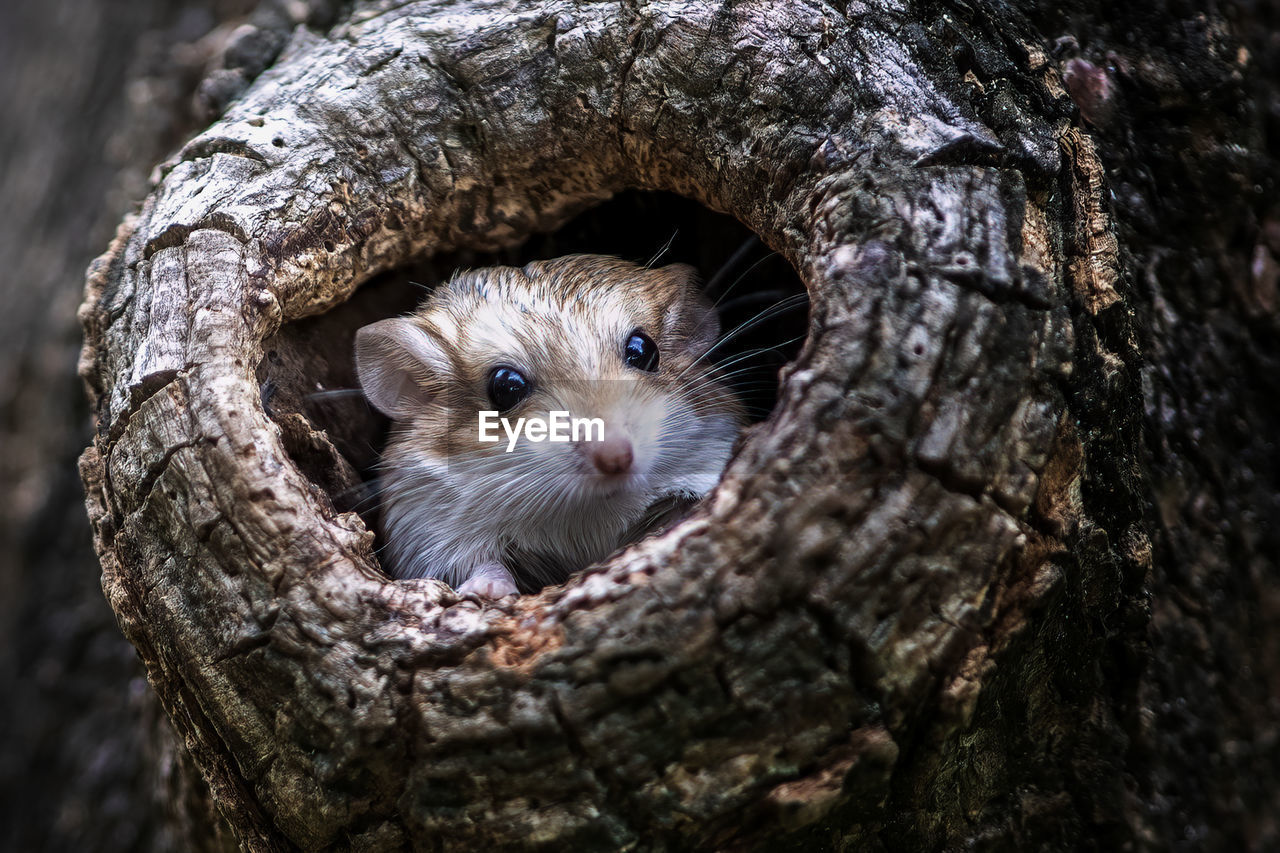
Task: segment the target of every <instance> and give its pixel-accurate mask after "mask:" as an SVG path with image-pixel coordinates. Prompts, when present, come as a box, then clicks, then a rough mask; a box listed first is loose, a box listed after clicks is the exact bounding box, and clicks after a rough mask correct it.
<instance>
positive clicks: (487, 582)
mask: <svg viewBox="0 0 1280 853" xmlns="http://www.w3.org/2000/svg"><path fill="white" fill-rule="evenodd" d="M519 592H520V590H518V589H516V582H515V580H513V579H512V577H511V573H510V572H508V571H507V570H506V569H505V568H503V567H502V566H500V565H497V564H489V565H485V566H481V567H479V568H478V569H476V570H475V572H474V573H472V575H471V577H469V578H467V579H466V580H465V581H463V582H462V585H461V586H459V587H458V595H474V596H477V597H479V598H503V597H505V596H508V595H516V594H518V593H519Z"/></svg>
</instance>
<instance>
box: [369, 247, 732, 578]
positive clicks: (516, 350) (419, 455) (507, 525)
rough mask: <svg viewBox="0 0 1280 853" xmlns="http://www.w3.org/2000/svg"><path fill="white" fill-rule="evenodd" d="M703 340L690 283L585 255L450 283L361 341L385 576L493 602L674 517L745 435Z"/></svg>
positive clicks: (707, 339)
mask: <svg viewBox="0 0 1280 853" xmlns="http://www.w3.org/2000/svg"><path fill="white" fill-rule="evenodd" d="M719 331H720V322H719V319H718V317H717V315H716V311H715V308H714V306H713V305H712V304H711V303H710V301H709V300H707V298H706V297H705V296H704V295H703V294H702V292H701V290H700V289H699V287H698V283H697V280H696V274H695V271H694V270H693V268H692V267H689V266H686V265H683V264H673V265H670V266H666V267H662V268H659V269H649V268H645V267H641V266H638V265H636V264H632V263H629V262H626V261H622V260H619V259H617V258H612V257H605V256H599V255H572V256H567V257H562V258H557V259H555V260H550V261H539V262H535V263H530V264H528V265H527V266H525V267H523V268H519V269H517V268H514V267H492V268H488V269H479V270H472V271H468V272H463V273H460V274H458V275H456V276H455V277H454V278H453V279H452V280H451V281H449V282H448V283H447V284H444V285H442V286H440V287H439V288H437V289H436V290H435V291H434V292H433V293H432V294H431V295H430V296H429V297H428V298H427V299H426V300H425V301H424V302H423V304H422V305H421V306H420V307H419V308H418V310H417V311H416V312H415V313H413V314H412V315H409V316H407V317H399V318H394V319H389V320H383V321H380V322H377V323H373V324H372V325H369V326H365V327H363V328H361V329H360V330H359V331H358V332H357V333H356V339H355V357H356V370H357V374H358V376H359V380H360V384H361V387H362V388H363V389H364V392H365V396H366V397H367V399H368V400H369V402H370V404H371V405H373V406H374V407H375V408H377V409H378V410H379V411H381V412H382V413H383V414H385V415H386V416H387V417H389V418H390V419H391V420H392V421H393V422H394V425H393V430H392V434H391V438H390V439H389V441H388V444H387V447H386V449H385V451H384V453H383V457H382V466H381V472H380V476H379V490H380V493H381V525H382V533H383V539H384V543H385V545H384V550H383V554H384V561H383V562H384V564H385V566H386V567H387V570H388V572H389V573H390V574H391V575H392V576H393V577H398V578H416V577H432V578H439V579H441V580H443V581H445V582H447V583H449V584H450V585H452V586H453V587H455V588H456V589H457V590H458V591H459V592H460V593H462V594H468V593H471V594H476V595H479V596H482V597H489V598H498V597H502V596H505V595H509V594H513V593H516V592H518V591H525V592H530V591H535V590H537V589H538V588H540V587H541V586H543V585H546V584H548V583H559V582H563V581H564V580H565V579H566V578H567V577H568V575H569V574H570V573H572V572H574V571H576V570H578V569H581V568H584V567H585V566H588V565H590V564H591V563H594V562H596V561H599V560H601V559H603V558H605V557H607V556H608V555H609V554H610V553H611V552H613V551H614V550H616V549H618V548H619V547H621V546H623V545H625V544H627V543H629V542H632V541H634V540H636V539H639V538H641V537H643V536H644V535H645V534H646V533H649V532H652V531H654V530H655V529H658V528H660V527H662V526H663V525H664V524H667V523H670V522H671V521H673V520H675V519H676V518H678V517H679V516H680V515H681V514H682V512H683V511H684V510H685V509H686V508H687V507H688V506H690V505H692V503H694V502H696V501H697V500H699V499H701V498H702V497H703V496H705V495H706V494H707V493H708V492H709V491H710V490H711V489H712V488H713V487H714V486H715V485H716V483H717V482H718V481H719V479H720V475H721V473H722V472H723V470H724V467H725V465H726V464H727V462H728V460H729V457H730V454H731V452H732V450H733V447H734V443H735V441H736V440H737V437H738V435H739V433H740V432H741V430H742V427H743V425H744V423H745V419H744V412H743V408H742V406H741V404H740V403H739V401H738V399H737V398H736V396H735V395H734V393H733V391H732V390H731V389H730V388H729V386H728V385H727V384H726V383H725V381H723V380H722V379H721V378H720V376H719V374H718V372H717V369H716V368H715V366H714V365H713V364H712V363H711V362H710V358H709V356H710V351H711V349H712V348H713V347H714V346H715V344H716V341H717V338H718V335H719ZM504 419H505V421H504ZM522 419H523V420H522ZM539 422H541V423H542V426H538V423H539ZM486 424H487V426H486ZM579 427H581V429H579ZM495 437H496V438H495Z"/></svg>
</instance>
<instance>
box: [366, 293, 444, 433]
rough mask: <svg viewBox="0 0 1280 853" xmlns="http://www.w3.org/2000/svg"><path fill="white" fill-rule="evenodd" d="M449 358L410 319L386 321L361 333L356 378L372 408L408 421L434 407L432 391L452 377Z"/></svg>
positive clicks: (401, 318) (393, 418) (397, 318)
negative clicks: (437, 379)
mask: <svg viewBox="0 0 1280 853" xmlns="http://www.w3.org/2000/svg"><path fill="white" fill-rule="evenodd" d="M448 364H449V362H448V357H447V356H446V355H445V353H444V352H443V351H442V350H441V349H440V346H439V344H437V343H436V342H435V341H434V340H433V339H432V338H431V336H430V335H428V334H427V332H426V331H425V330H424V329H423V328H422V327H421V326H419V325H418V324H417V323H415V322H413V321H412V320H410V319H409V318H407V317H396V318H394V319H391V320H380V321H379V322H377V323H372V324H370V325H368V326H364V327H363V328H361V329H359V330H357V331H356V375H357V376H359V378H360V387H361V388H363V389H364V395H365V397H366V398H367V399H368V400H369V403H370V405H372V406H373V407H374V408H375V409H377V410H378V411H380V412H382V413H383V414H384V415H386V416H387V417H389V418H391V419H392V420H394V421H406V420H409V419H410V418H412V417H413V416H414V415H416V414H417V413H419V412H421V411H422V409H423V407H425V406H426V405H427V404H428V403H430V402H431V400H432V398H433V397H434V395H433V394H432V393H431V391H430V388H431V386H432V385H434V384H435V383H434V382H433V381H432V380H433V378H434V377H438V376H440V375H442V374H443V373H445V372H447V371H448Z"/></svg>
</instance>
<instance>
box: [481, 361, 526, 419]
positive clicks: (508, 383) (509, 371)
mask: <svg viewBox="0 0 1280 853" xmlns="http://www.w3.org/2000/svg"><path fill="white" fill-rule="evenodd" d="M532 390H533V383H532V382H530V381H529V380H528V379H525V377H524V374H523V373H521V372H520V371H518V370H516V369H515V368H514V367H499V368H496V369H495V370H494V371H493V373H491V374H489V401H490V402H492V403H493V407H494V408H495V409H497V410H498V411H500V412H505V411H507V410H508V409H511V408H514V407H515V406H516V405H518V404H519V403H520V401H521V400H523V399H524V398H525V397H528V396H529V392H530V391H532Z"/></svg>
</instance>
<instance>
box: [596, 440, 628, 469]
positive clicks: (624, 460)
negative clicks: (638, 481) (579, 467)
mask: <svg viewBox="0 0 1280 853" xmlns="http://www.w3.org/2000/svg"><path fill="white" fill-rule="evenodd" d="M590 447H591V452H590V456H591V464H592V465H595V466H596V470H597V471H599V472H600V473H601V474H625V473H627V472H628V471H630V470H631V462H632V453H631V442H630V441H628V440H627V439H626V438H624V437H622V436H618V435H611V436H609V437H608V438H605V439H602V440H600V441H593V442H591V445H590Z"/></svg>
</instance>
